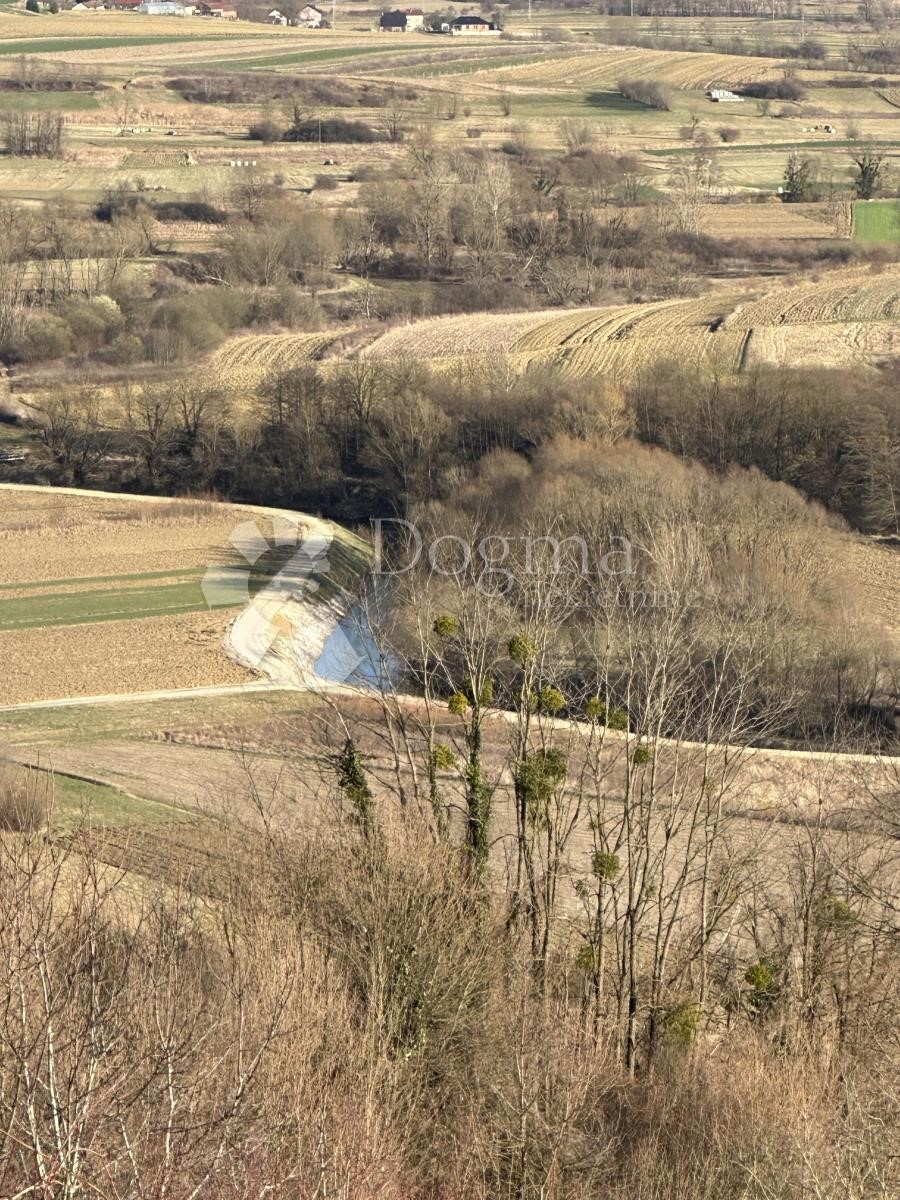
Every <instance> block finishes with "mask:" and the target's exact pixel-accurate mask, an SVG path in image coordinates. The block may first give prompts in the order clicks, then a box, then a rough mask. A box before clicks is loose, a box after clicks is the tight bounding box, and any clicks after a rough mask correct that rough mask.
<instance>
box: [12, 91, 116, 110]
mask: <svg viewBox="0 0 900 1200" xmlns="http://www.w3.org/2000/svg"><path fill="white" fill-rule="evenodd" d="M99 107H100V104H99V101H98V99H97V97H96V96H95V95H94V93H93V92H0V112H89V111H90V110H91V109H93V108H99Z"/></svg>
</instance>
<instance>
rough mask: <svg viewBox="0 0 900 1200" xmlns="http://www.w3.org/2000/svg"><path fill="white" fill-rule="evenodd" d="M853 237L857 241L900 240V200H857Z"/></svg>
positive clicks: (854, 209) (854, 206)
mask: <svg viewBox="0 0 900 1200" xmlns="http://www.w3.org/2000/svg"><path fill="white" fill-rule="evenodd" d="M853 237H854V238H855V240H856V241H858V242H895V243H898V242H900V201H898V200H857V201H856V203H855V204H854V205H853Z"/></svg>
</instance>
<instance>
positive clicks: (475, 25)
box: [450, 17, 500, 37]
mask: <svg viewBox="0 0 900 1200" xmlns="http://www.w3.org/2000/svg"><path fill="white" fill-rule="evenodd" d="M499 32H500V30H499V29H497V28H496V27H495V26H494V25H493V24H492V23H491V22H490V21H485V19H484V17H457V18H456V20H455V21H451V22H450V34H451V36H453V37H460V36H464V37H469V36H471V35H475V36H478V35H482V34H490V33H499Z"/></svg>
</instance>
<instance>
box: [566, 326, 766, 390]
mask: <svg viewBox="0 0 900 1200" xmlns="http://www.w3.org/2000/svg"><path fill="white" fill-rule="evenodd" d="M745 340H746V334H744V333H742V332H741V331H739V330H725V331H723V332H720V333H709V332H707V331H704V330H687V329H686V330H683V331H682V332H680V333H679V334H678V337H677V338H673V337H671V336H669V337H665V336H661V335H659V334H654V335H651V336H649V337H645V336H643V335H640V336H637V337H633V338H624V339H621V340H618V341H617V340H614V339H610V340H606V341H595V342H584V343H582V344H581V345H578V346H574V347H573V348H572V349H569V348H568V347H563V348H562V349H561V350H560V351H558V352H557V353H556V354H555V355H553V356H551V361H552V362H553V363H554V364H555V365H556V366H558V367H559V368H560V370H562V371H563V373H564V374H566V375H576V376H580V375H595V374H603V375H611V376H613V377H614V378H629V379H632V378H634V376H635V374H636V373H638V372H640V371H641V370H643V369H645V368H646V367H649V366H652V365H653V364H654V363H657V362H673V363H678V364H679V365H681V366H684V367H691V368H693V369H695V370H698V371H712V370H715V371H717V372H719V373H726V374H733V373H735V372H736V371H738V370H739V369H740V366H741V359H742V355H743V348H744V342H745Z"/></svg>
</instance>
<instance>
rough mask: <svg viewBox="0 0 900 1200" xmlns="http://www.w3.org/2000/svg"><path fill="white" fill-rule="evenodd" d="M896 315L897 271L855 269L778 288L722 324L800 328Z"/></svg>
mask: <svg viewBox="0 0 900 1200" xmlns="http://www.w3.org/2000/svg"><path fill="white" fill-rule="evenodd" d="M898 316H900V272H898V271H896V270H892V271H884V272H874V271H867V272H865V273H863V272H860V271H859V270H856V271H853V272H847V273H846V274H845V273H844V272H841V273H839V275H838V276H837V278H835V276H834V275H832V276H829V279H828V282H825V283H812V284H810V283H803V284H800V285H797V286H795V287H782V288H779V289H776V290H775V291H772V292H769V293H768V294H767V295H765V296H762V297H761V298H760V299H758V300H755V301H752V302H750V303H749V304H745V305H743V306H742V307H741V308H739V309H737V310H736V311H735V312H734V313H732V314H731V316H729V317H728V318H727V319H726V321H725V324H726V325H727V326H728V327H729V328H731V329H755V328H756V327H757V326H759V325H784V324H788V325H803V324H812V323H814V322H817V321H819V322H830V321H885V320H891V319H895V318H897V317H898Z"/></svg>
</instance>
